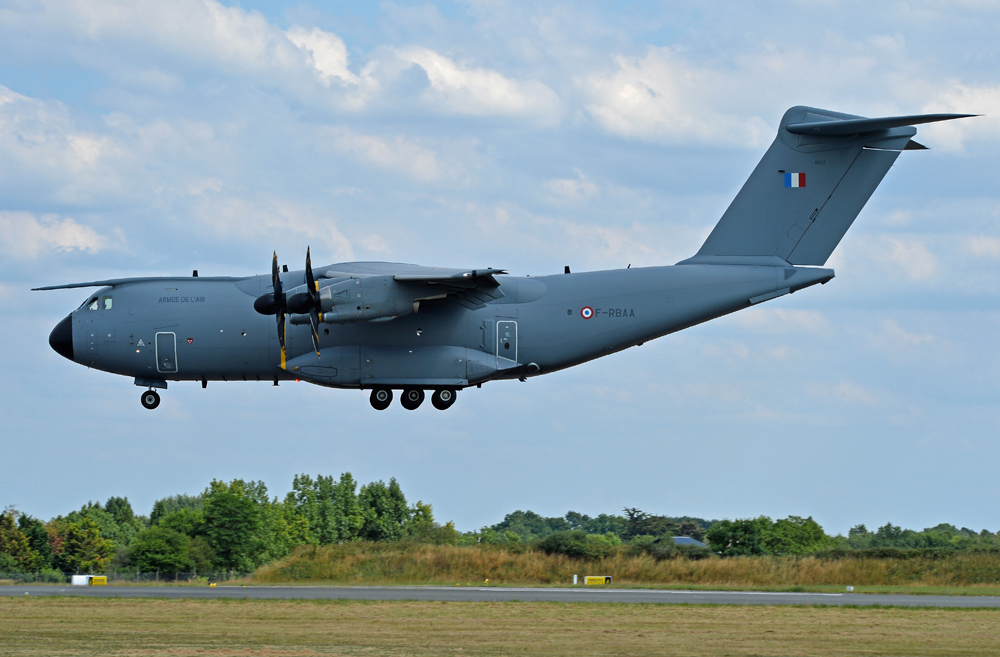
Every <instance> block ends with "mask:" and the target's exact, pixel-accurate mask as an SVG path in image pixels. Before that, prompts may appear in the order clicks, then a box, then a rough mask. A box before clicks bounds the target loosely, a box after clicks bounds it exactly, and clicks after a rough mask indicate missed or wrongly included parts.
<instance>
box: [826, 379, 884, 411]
mask: <svg viewBox="0 0 1000 657" xmlns="http://www.w3.org/2000/svg"><path fill="white" fill-rule="evenodd" d="M833 394H834V396H835V397H836V398H837V399H839V400H840V401H842V402H844V403H847V404H855V405H857V404H860V405H862V406H878V405H879V395H878V394H877V393H876V392H875V391H874V390H870V389H869V388H866V387H864V386H861V385H858V384H856V383H851V382H849V381H844V382H841V383H839V384H837V385H836V386H834V387H833Z"/></svg>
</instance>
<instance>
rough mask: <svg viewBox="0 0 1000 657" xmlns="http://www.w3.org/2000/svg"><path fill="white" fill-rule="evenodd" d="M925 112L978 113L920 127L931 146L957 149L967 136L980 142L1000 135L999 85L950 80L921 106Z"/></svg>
mask: <svg viewBox="0 0 1000 657" xmlns="http://www.w3.org/2000/svg"><path fill="white" fill-rule="evenodd" d="M924 111H925V112H927V113H932V112H934V113H936V112H951V113H955V114H982V115H984V116H977V117H975V118H968V119H959V120H956V121H944V122H942V123H932V124H930V125H927V126H921V128H920V130H921V132H923V133H925V134H927V135H929V136H930V138H931V140H933V142H934V145H935V146H936V147H937V148H941V149H942V150H946V151H961V150H963V149H964V148H965V144H966V141H968V140H969V139H972V140H975V141H982V140H983V139H984V138H987V137H988V138H991V140H996V139H997V138H998V137H1000V85H996V86H987V85H972V84H965V83H962V82H959V81H957V80H955V81H952V83H951V85H950V86H949V87H948V88H947V89H946V90H945V91H943V92H940V93H939V95H938V96H937V97H936V98H935V99H934V100H933V101H931V102H929V103H927V104H926V105H925V106H924Z"/></svg>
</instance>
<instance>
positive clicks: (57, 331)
mask: <svg viewBox="0 0 1000 657" xmlns="http://www.w3.org/2000/svg"><path fill="white" fill-rule="evenodd" d="M49 346H50V347H52V348H53V349H54V350H55V352H56V353H57V354H59V355H60V356H63V357H65V358H68V359H70V360H73V316H72V315H67V316H66V318H65V319H63V320H62V321H61V322H59V323H58V324H56V327H55V328H54V329H52V333H49Z"/></svg>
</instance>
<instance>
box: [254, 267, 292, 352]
mask: <svg viewBox="0 0 1000 657" xmlns="http://www.w3.org/2000/svg"><path fill="white" fill-rule="evenodd" d="M271 287H272V288H273V289H274V291H273V292H270V293H268V294H262V295H260V296H259V297H257V298H256V299H255V300H254V302H253V308H254V310H256V311H257V312H259V313H260V314H261V315H277V320H278V343H279V344H280V345H281V366H282V367H284V366H285V314H286V313H287V312H288V300H287V299H286V298H285V293H284V292H283V291H282V289H281V277H280V276H279V275H278V252H277V251H275V252H274V258H273V259H272V260H271Z"/></svg>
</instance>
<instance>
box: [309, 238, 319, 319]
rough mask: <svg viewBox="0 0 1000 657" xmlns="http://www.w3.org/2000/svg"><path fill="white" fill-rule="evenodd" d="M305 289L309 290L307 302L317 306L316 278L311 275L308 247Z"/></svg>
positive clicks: (310, 258)
mask: <svg viewBox="0 0 1000 657" xmlns="http://www.w3.org/2000/svg"><path fill="white" fill-rule="evenodd" d="M306 289H307V290H308V291H309V302H310V303H311V304H312V305H313V306H314V307H316V308H319V291H317V289H316V278H315V277H313V268H312V257H311V256H310V254H309V247H308V246H307V247H306Z"/></svg>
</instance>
